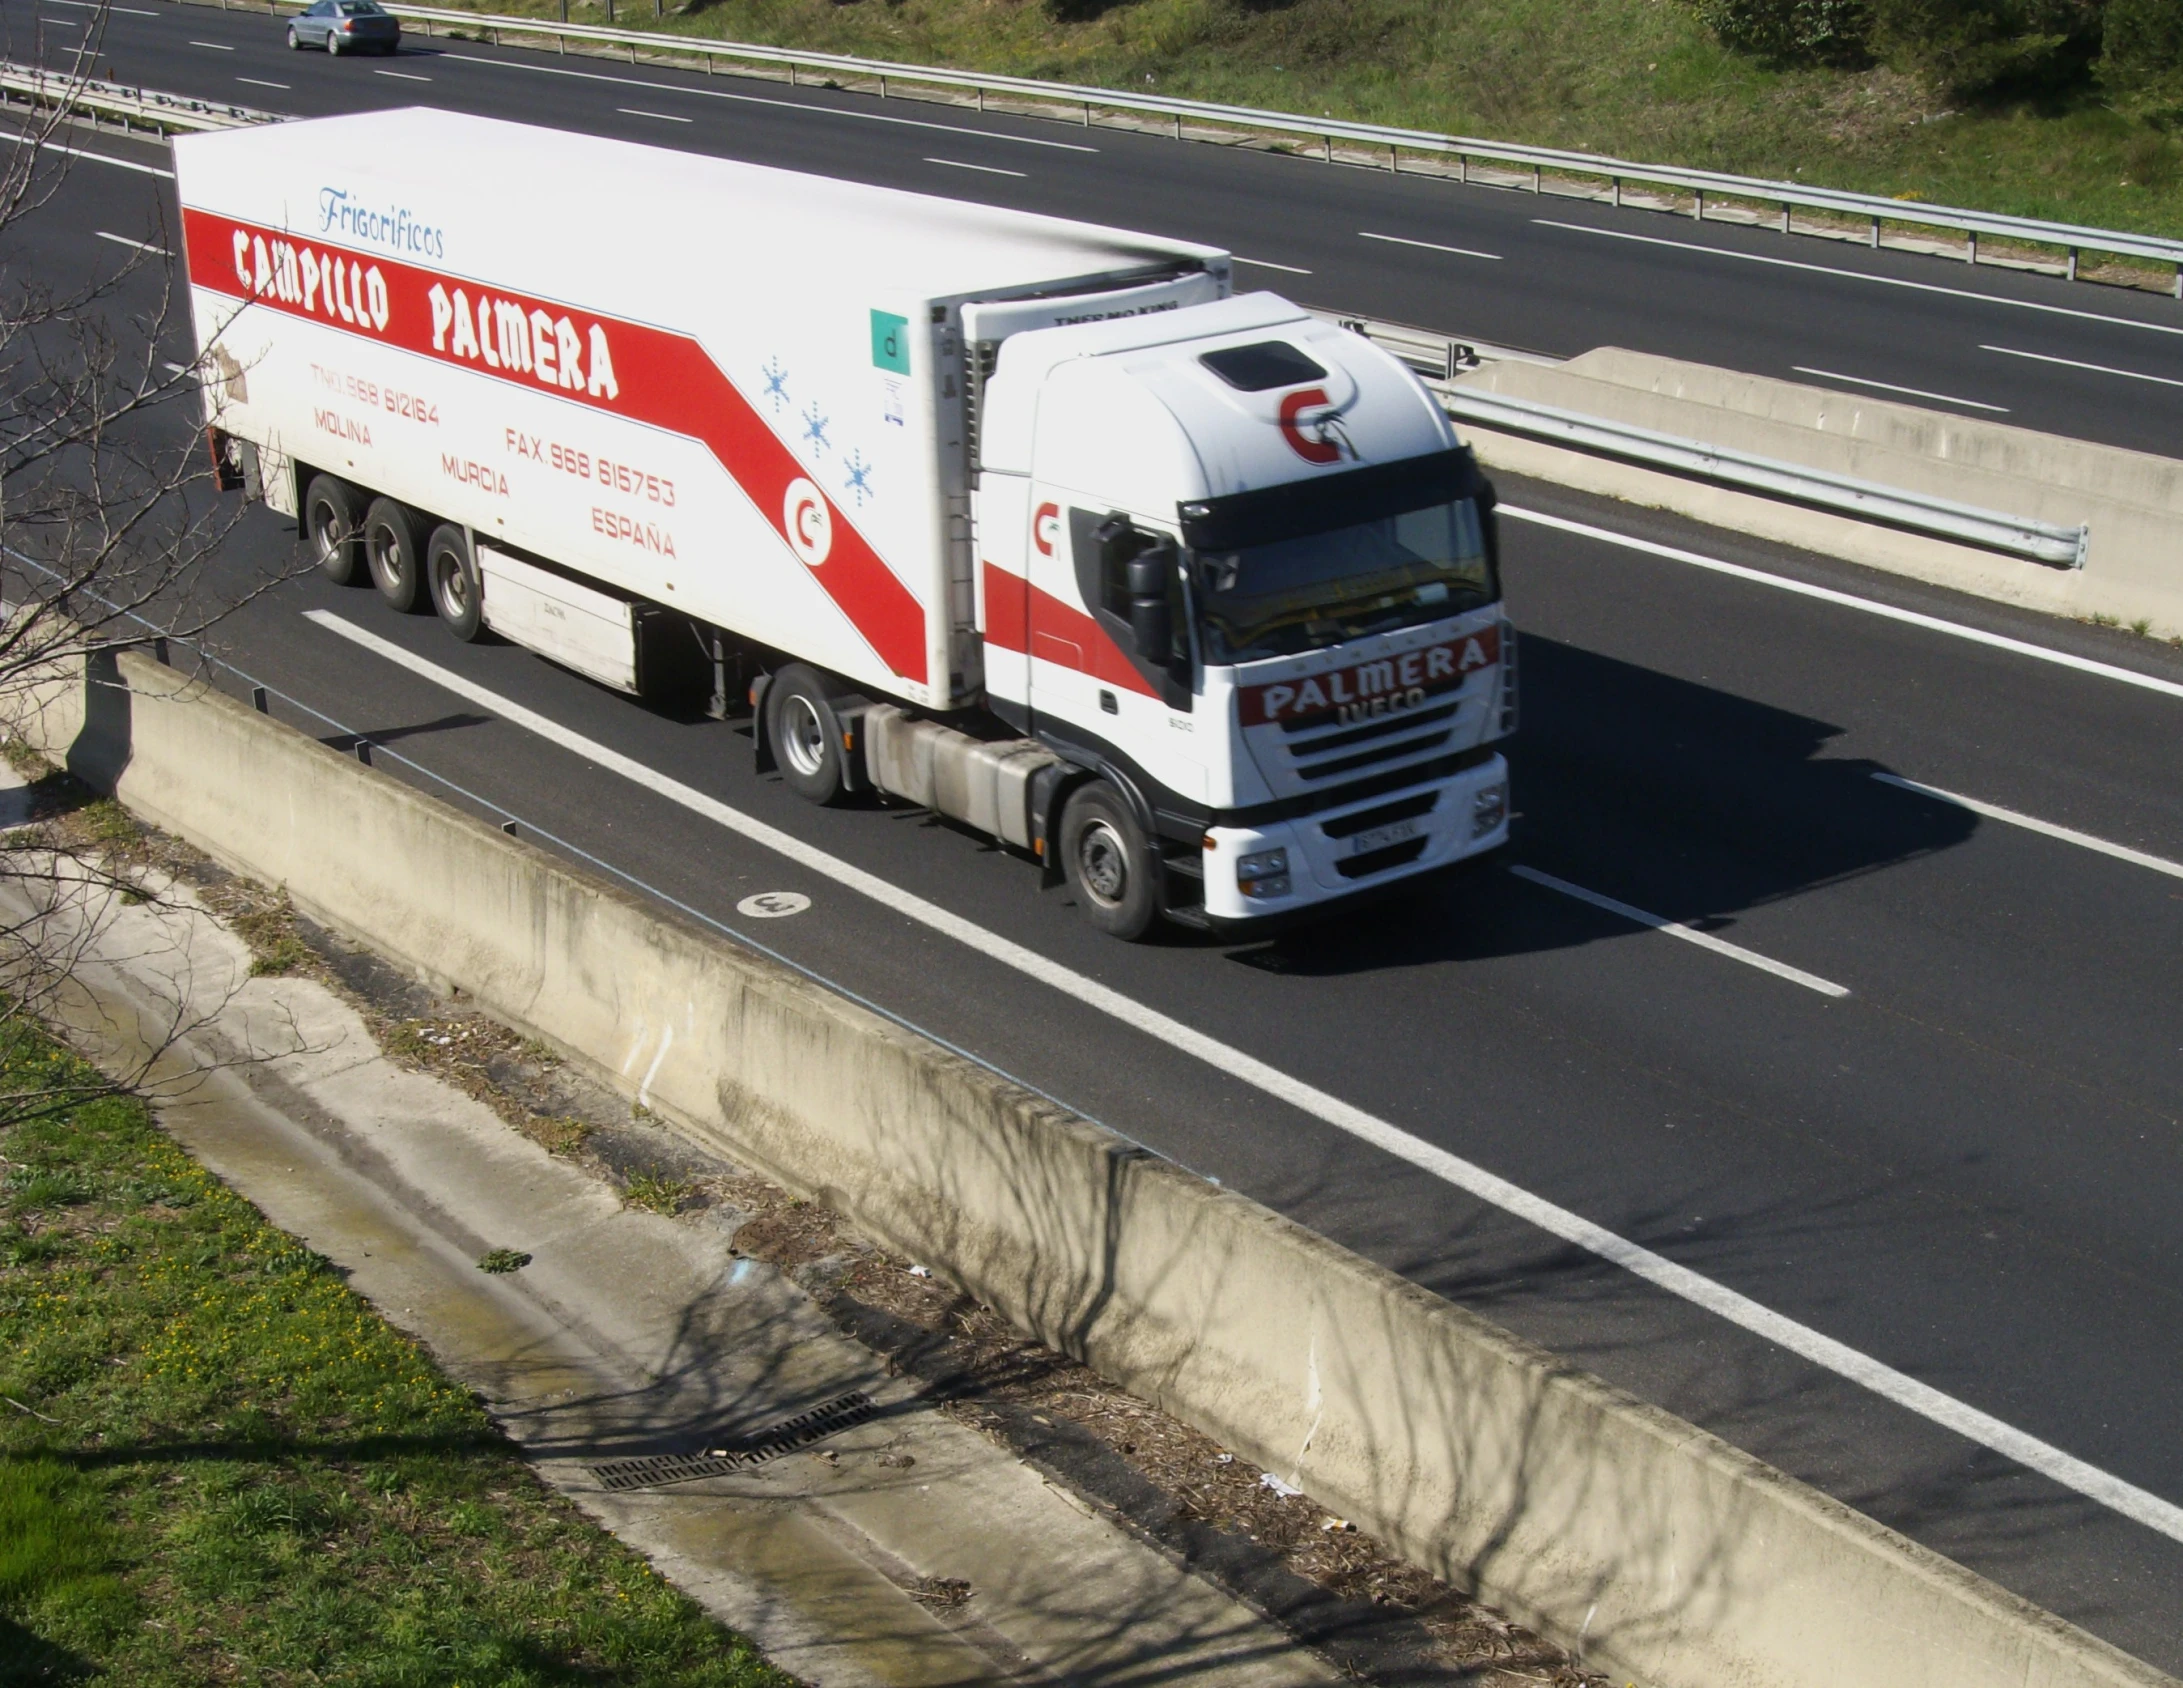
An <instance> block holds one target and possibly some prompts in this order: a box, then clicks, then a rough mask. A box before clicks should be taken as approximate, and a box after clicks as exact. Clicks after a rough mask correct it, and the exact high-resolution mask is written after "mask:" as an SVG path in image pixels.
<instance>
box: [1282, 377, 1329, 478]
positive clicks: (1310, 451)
mask: <svg viewBox="0 0 2183 1688" xmlns="http://www.w3.org/2000/svg"><path fill="white" fill-rule="evenodd" d="M1328 403H1329V400H1328V398H1327V396H1326V389H1325V388H1324V387H1306V388H1304V390H1303V391H1302V392H1297V393H1290V394H1289V395H1288V396H1287V397H1286V398H1284V399H1282V401H1281V437H1282V438H1283V439H1285V440H1287V441H1288V442H1289V449H1290V450H1291V451H1293V452H1295V453H1296V455H1297V456H1299V457H1301V458H1302V459H1303V460H1304V461H1305V462H1306V463H1339V462H1340V461H1341V460H1342V448H1341V447H1340V446H1339V445H1337V444H1335V443H1334V441H1333V440H1331V439H1329V438H1328V437H1327V434H1328V430H1327V429H1326V428H1324V427H1322V428H1321V429H1320V431H1319V436H1318V438H1316V439H1311V438H1307V437H1306V436H1305V434H1304V430H1303V429H1302V428H1300V427H1298V426H1297V425H1296V419H1297V418H1298V417H1299V416H1301V415H1302V414H1303V413H1304V412H1305V411H1307V410H1309V409H1311V408H1312V406H1314V405H1318V406H1321V407H1324V406H1326V405H1327V404H1328Z"/></svg>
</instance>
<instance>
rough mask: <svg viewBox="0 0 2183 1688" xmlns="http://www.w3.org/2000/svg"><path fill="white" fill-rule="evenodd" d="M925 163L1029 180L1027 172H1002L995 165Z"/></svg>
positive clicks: (941, 160)
mask: <svg viewBox="0 0 2183 1688" xmlns="http://www.w3.org/2000/svg"><path fill="white" fill-rule="evenodd" d="M925 162H926V163H927V164H945V165H946V166H947V167H948V168H949V169H950V170H976V171H978V172H979V173H980V174H981V175H986V176H1013V177H1015V178H1016V179H1017V180H1018V181H1025V180H1028V179H1029V173H1028V172H1027V171H1023V170H1003V169H1002V168H1001V167H1000V166H999V165H997V164H965V163H964V162H963V161H962V160H961V159H959V158H928V159H926V160H925Z"/></svg>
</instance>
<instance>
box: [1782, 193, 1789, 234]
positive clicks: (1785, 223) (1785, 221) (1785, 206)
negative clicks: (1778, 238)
mask: <svg viewBox="0 0 2183 1688" xmlns="http://www.w3.org/2000/svg"><path fill="white" fill-rule="evenodd" d="M1781 232H1782V233H1783V234H1787V233H1788V232H1789V202H1788V201H1787V200H1786V199H1785V200H1783V201H1782V202H1781Z"/></svg>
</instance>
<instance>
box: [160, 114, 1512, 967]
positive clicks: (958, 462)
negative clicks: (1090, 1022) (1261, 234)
mask: <svg viewBox="0 0 2183 1688" xmlns="http://www.w3.org/2000/svg"><path fill="white" fill-rule="evenodd" d="M175 158H176V176H177V180H178V185H179V189H180V198H181V203H182V215H183V222H184V233H185V241H186V251H187V261H188V267H189V274H190V283H191V297H192V304H193V308H194V312H195V317H196V325H197V331H198V336H199V342H200V346H201V347H202V351H203V363H204V369H205V372H206V376H207V381H206V389H207V406H208V416H209V419H210V423H211V426H212V427H213V430H214V435H215V448H216V453H217V454H218V455H219V456H220V458H221V460H222V461H223V462H224V463H226V464H228V465H229V466H230V467H231V468H232V470H233V472H234V474H235V476H236V477H237V478H238V479H240V480H242V481H244V482H246V483H247V484H248V486H249V487H250V488H252V489H253V490H255V491H258V492H260V493H261V494H262V496H263V497H264V498H265V499H266V501H267V502H268V503H269V504H271V505H273V506H274V507H275V508H277V509H280V510H282V511H284V512H286V513H288V514H291V515H295V516H297V517H298V518H299V520H300V522H301V525H302V529H303V532H304V535H305V537H306V540H307V542H308V543H309V544H311V545H312V546H313V547H314V548H315V550H316V553H317V555H318V557H319V559H320V562H321V564H322V565H323V566H324V567H325V569H326V570H327V572H328V573H329V574H331V575H332V576H333V577H334V578H335V579H337V580H341V581H351V580H353V581H357V582H361V581H363V580H364V579H366V578H368V579H369V580H370V581H371V582H372V583H373V584H374V585H376V586H377V588H378V590H379V592H380V594H381V595H382V596H383V597H384V598H385V599H387V601H388V602H389V603H390V604H391V605H392V606H393V607H394V608H395V609H397V610H403V611H410V610H424V609H427V608H431V609H436V610H437V611H438V612H439V614H440V615H441V616H442V617H443V618H444V619H445V621H446V622H447V624H448V626H449V627H450V629H451V630H452V631H454V632H455V633H456V634H457V635H458V636H459V637H462V638H466V639H467V638H475V637H477V636H478V635H479V634H480V633H481V632H482V631H484V630H486V629H491V630H493V631H495V632H498V633H500V634H502V635H503V636H505V637H507V638H510V639H512V640H514V641H516V642H518V643H520V644H524V645H527V646H529V647H531V648H532V649H535V650H537V651H539V652H541V653H543V654H545V655H547V656H549V657H551V658H553V659H555V660H557V661H559V662H562V663H564V664H566V665H568V666H569V667H572V668H574V669H577V670H578V671H580V672H582V673H584V674H586V675H589V676H590V677H592V678H594V679H596V680H598V681H600V682H602V683H604V684H607V685H610V686H616V687H619V688H621V689H623V690H625V691H631V692H658V691H663V690H666V689H669V688H675V687H682V686H689V685H696V684H706V683H709V684H710V686H711V688H712V697H713V701H714V704H715V707H716V710H717V711H719V712H722V713H726V712H728V711H730V710H733V709H737V708H739V707H740V706H741V705H742V704H743V702H744V701H746V699H747V701H748V702H749V703H750V705H751V706H752V708H753V710H754V713H755V715H756V723H755V724H756V734H755V736H756V738H757V741H758V745H759V754H760V758H761V766H765V767H771V766H777V767H778V768H779V771H780V773H781V775H782V777H783V778H784V779H786V780H787V781H788V783H789V784H790V785H792V786H793V787H794V788H795V789H797V790H798V791H799V792H801V793H802V794H803V795H805V796H807V797H810V798H813V799H814V800H817V801H821V802H832V801H837V800H839V799H841V798H843V797H844V796H846V795H848V794H850V793H853V792H856V791H859V790H862V789H866V788H876V789H877V790H879V791H880V792H882V793H888V794H892V795H894V796H897V797H901V798H906V799H909V800H911V801H914V802H917V803H921V804H925V805H928V806H931V807H934V808H936V809H939V810H941V811H942V812H944V813H947V814H949V815H951V816H954V817H955V818H958V819H961V820H964V821H967V822H970V823H972V824H975V825H977V826H980V827H982V828H983V829H984V830H986V831H988V832H989V833H991V834H992V835H993V836H995V837H998V838H1000V839H1003V840H1005V841H1007V842H1008V843H1010V844H1013V845H1016V846H1018V847H1020V848H1022V849H1024V850H1026V851H1027V852H1029V853H1031V854H1033V855H1034V856H1036V857H1038V858H1039V859H1041V860H1042V861H1043V862H1044V863H1045V864H1046V866H1047V867H1048V869H1049V870H1050V871H1051V872H1057V873H1063V874H1066V876H1067V877H1068V879H1069V880H1070V882H1071V884H1072V885H1073V886H1074V888H1075V889H1076V891H1077V893H1078V896H1079V900H1080V902H1081V903H1082V905H1083V907H1084V908H1085V910H1086V912H1087V913H1088V914H1089V915H1090V916H1091V918H1092V919H1093V920H1094V921H1095V923H1097V924H1098V925H1100V926H1102V927H1103V928H1105V929H1107V930H1109V931H1113V932H1116V933H1118V934H1120V935H1122V936H1127V937H1136V936H1140V935H1142V934H1143V933H1144V932H1145V931H1146V930H1147V929H1148V927H1149V926H1150V925H1151V923H1152V922H1153V920H1154V919H1155V918H1157V917H1158V916H1159V915H1160V914H1162V913H1165V914H1166V915H1167V916H1169V917H1170V918H1173V919H1176V920H1178V921H1181V922H1183V923H1185V924H1198V925H1209V926H1216V927H1222V928H1227V927H1237V926H1249V925H1257V924H1259V923H1262V922H1265V921H1268V920H1271V919H1273V918H1276V917H1282V916H1287V915H1291V914H1293V913H1296V912H1298V911H1302V910H1306V909H1311V908H1316V907H1319V906H1320V905H1323V904H1325V903H1327V902H1330V901H1332V900H1335V899H1337V898H1340V897H1343V896H1346V895H1349V894H1352V893H1355V892H1357V891H1361V890H1365V889H1369V888H1372V887H1376V886H1379V885H1383V884H1388V883H1392V882H1395V881H1398V880H1401V879H1404V878H1408V877H1411V876H1414V875H1416V874H1418V873H1422V872H1426V871H1430V870H1433V869H1437V868H1441V867H1445V866H1448V865H1450V864H1451V863H1454V862H1457V861H1461V860H1465V859H1468V858H1471V857H1474V856H1476V855H1478V854H1480V853H1482V852H1484V851H1487V850H1491V849H1493V848H1495V847H1496V846H1498V845H1499V844H1501V843H1502V842H1504V841H1505V838H1506V825H1507V771H1506V765H1505V763H1504V762H1503V760H1502V758H1501V757H1500V756H1499V755H1498V754H1497V753H1496V752H1495V751H1494V749H1493V741H1495V740H1496V739H1498V738H1500V737H1502V736H1504V735H1505V734H1506V733H1507V732H1509V731H1510V730H1512V728H1513V725H1514V662H1513V656H1514V648H1513V642H1512V637H1511V635H1510V634H1509V632H1508V630H1507V626H1506V623H1505V621H1504V619H1503V617H1502V613H1501V607H1500V592H1499V587H1498V580H1497V572H1496V560H1495V556H1494V549H1495V541H1494V527H1493V520H1492V508H1491V491H1490V488H1488V487H1487V485H1486V483H1485V482H1484V480H1483V479H1482V477H1481V476H1480V475H1479V473H1478V471H1477V468H1476V466H1475V464H1474V463H1473V461H1472V459H1471V457H1470V455H1469V453H1468V452H1467V451H1466V450H1464V449H1463V448H1462V447H1461V446H1460V445H1459V443H1458V442H1457V441H1456V439H1455V436H1454V434H1453V432H1452V430H1451V428H1450V426H1449V423H1448V421H1447V419H1446V417H1445V416H1444V415H1443V414H1442V412H1441V411H1440V409H1439V407H1438V406H1437V405H1436V404H1435V403H1434V402H1433V401H1432V399H1431V397H1430V395H1429V394H1427V393H1426V392H1425V390H1424V389H1423V388H1422V386H1421V385H1420V384H1419V383H1418V382H1417V381H1416V380H1415V379H1414V378H1413V377H1412V376H1411V375H1410V374H1409V373H1408V372H1407V371H1406V370H1404V369H1403V368H1402V367H1401V366H1400V365H1399V364H1397V363H1396V362H1395V361H1394V360H1393V359H1391V358H1389V357H1388V356H1387V355H1386V354H1384V353H1382V352H1380V351H1378V350H1377V349H1376V348H1374V347H1372V346H1370V345H1369V344H1368V343H1367V342H1365V341H1364V340H1362V339H1360V338H1358V337H1356V336H1354V335H1350V334H1347V333H1344V332H1342V331H1341V330H1338V329H1335V328H1333V327H1330V326H1328V325H1325V324H1323V323H1320V322H1318V321H1317V320H1315V319H1314V318H1312V317H1311V316H1310V315H1308V314H1307V313H1306V312H1304V311H1301V310H1299V309H1298V308H1297V307H1295V306H1293V305H1291V304H1288V303H1287V302H1286V301H1284V300H1281V299H1278V298H1275V297H1273V296H1271V295H1267V294H1254V295H1250V296H1248V297H1243V298H1237V297H1232V296H1231V290H1230V277H1229V259H1228V257H1227V255H1226V254H1225V253H1223V252H1220V251H1218V250H1216V249H1214V248H1210V247H1204V246H1196V245H1192V244H1189V243H1186V242H1178V241H1171V240H1161V239H1155V238H1152V237H1149V236H1143V235H1134V234H1128V233H1124V232H1122V231H1118V230H1113V229H1105V228H1098V227H1093V226H1090V225H1087V224H1081V223H1072V222H1066V221H1062V220H1059V219H1055V218H1049V217H1039V216H1032V215H1028V214H1025V213H1019V212H1011V211H1003V210H997V209H994V208H991V207H986V206H978V205H970V204H964V203H960V202H956V201H951V200H942V199H935V198H929V197H926V196H922V195H916V194H907V193H900V192H894V191H891V190H886V189H879V188H871V187H864V186H860V185H857V184H853V183H845V182H839V181H832V180H828V179H824V178H818V177H811V176H804V175H798V174H794V173H791V172H786V171H779V170H770V169H764V168H761V167H757V166H753V165H746V164H737V163H731V162H727V161H723V160H719V159H712V158H702V157H696V156H692V155H689V154H684V153H676V152H671V151H667V150H664V149H660V148H655V147H645V146H637V145H632V144H629V143H625V142H619V141H609V140H602V139H598V138H594V137H590V136H582V135H573V134H565V133H561V132H558V131H555V130H550V129H541V128H533V127H530V126H527V125H520V124H509V123H500V122H494V121H490V120H487V119H482V118H474V117H467V116H461V115H458V114H453V113H447V112H439V111H427V110H405V111H390V112H381V113H374V114H370V115H364V116H355V117H339V118H326V119H317V120H312V121H308V122H298V123H289V124H282V125H279V126H277V127H270V128H263V129H251V130H232V131H226V132H222V133H216V134H206V135H192V136H183V137H179V138H177V140H176V142H175Z"/></svg>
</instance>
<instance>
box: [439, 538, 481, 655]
mask: <svg viewBox="0 0 2183 1688" xmlns="http://www.w3.org/2000/svg"><path fill="white" fill-rule="evenodd" d="M424 572H425V579H426V580H427V581H429V582H430V583H431V586H432V607H433V608H434V609H436V610H438V611H439V612H440V619H441V620H442V621H444V622H446V623H447V630H448V632H450V633H452V634H454V636H455V637H456V638H458V639H460V640H461V641H462V642H463V643H464V644H468V643H469V642H470V641H471V640H472V639H475V638H476V637H477V636H478V635H479V634H480V633H482V632H483V631H484V630H485V594H484V591H483V582H482V581H480V579H479V578H478V566H477V563H476V561H475V560H474V559H473V558H472V557H471V555H470V541H469V538H468V536H467V535H465V534H464V533H463V531H462V529H461V528H459V527H457V526H455V524H454V523H453V522H442V523H441V524H440V525H439V526H438V527H436V528H434V529H433V530H432V539H431V542H430V543H429V544H427V545H426V546H425V548H424Z"/></svg>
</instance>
